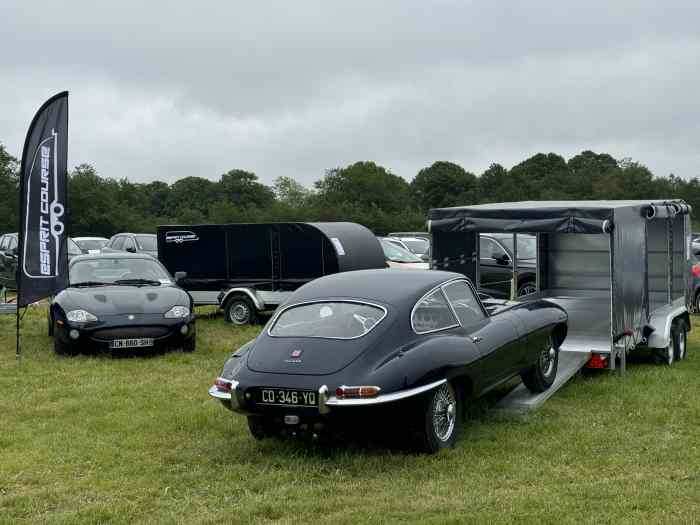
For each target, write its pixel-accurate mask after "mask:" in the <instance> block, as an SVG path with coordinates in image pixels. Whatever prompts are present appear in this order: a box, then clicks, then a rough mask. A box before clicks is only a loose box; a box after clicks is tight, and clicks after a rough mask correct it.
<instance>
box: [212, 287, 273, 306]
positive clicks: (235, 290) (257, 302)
mask: <svg viewBox="0 0 700 525" xmlns="http://www.w3.org/2000/svg"><path fill="white" fill-rule="evenodd" d="M232 293H243V294H245V295H247V296H248V298H249V299H250V300H251V301H253V304H254V305H255V308H257V309H258V310H264V309H265V303H264V302H263V301H261V300H260V298H259V297H258V296H257V294H255V293H254V291H253V290H251V289H250V288H229V289H228V290H226V292H225V293H224V296H223V297H222V298H221V302H220V303H219V306H223V305H224V303H225V302H226V298H227V297H228V296H229V295H231V294H232Z"/></svg>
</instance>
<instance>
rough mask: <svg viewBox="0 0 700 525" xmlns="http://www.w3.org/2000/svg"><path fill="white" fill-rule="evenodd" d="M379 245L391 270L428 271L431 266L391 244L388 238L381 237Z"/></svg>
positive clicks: (407, 251)
mask: <svg viewBox="0 0 700 525" xmlns="http://www.w3.org/2000/svg"><path fill="white" fill-rule="evenodd" d="M379 244H381V246H382V250H384V257H386V263H387V264H388V265H389V267H390V268H400V269H404V270H427V269H428V268H430V265H429V264H428V263H427V262H424V261H423V260H422V259H421V258H420V257H418V256H417V255H415V254H414V253H412V252H410V251H409V250H407V249H405V248H402V247H401V246H399V245H397V244H396V243H393V242H391V240H389V239H388V238H386V237H379Z"/></svg>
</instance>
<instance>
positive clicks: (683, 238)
mask: <svg viewBox="0 0 700 525" xmlns="http://www.w3.org/2000/svg"><path fill="white" fill-rule="evenodd" d="M690 211H691V209H690V206H688V205H687V204H686V203H685V202H684V201H682V200H673V199H668V200H647V201H559V202H557V201H539V202H538V201H535V202H506V203H494V204H483V205H477V206H461V207H454V208H439V209H432V210H430V213H429V216H428V219H429V221H428V229H429V231H430V232H431V233H432V234H433V263H432V264H433V267H434V268H437V269H444V270H451V271H456V272H460V273H463V274H464V275H466V276H467V277H469V278H470V279H472V280H473V282H474V283H477V285H478V283H479V282H480V276H479V271H480V265H479V264H477V262H476V261H479V260H480V255H479V244H480V243H479V235H480V233H486V232H489V233H491V232H499V233H509V234H513V235H514V236H517V235H518V234H523V233H527V234H534V235H535V236H536V239H537V241H536V242H537V254H538V255H537V261H536V282H535V293H534V294H532V295H530V296H526V297H519V298H518V300H526V301H527V300H528V297H530V298H538V297H545V298H547V299H548V300H550V301H552V302H555V303H557V304H559V305H560V306H562V307H564V309H565V310H566V311H567V313H568V314H569V333H568V335H567V337H566V340H565V342H564V344H563V345H562V347H561V350H562V351H563V352H566V351H570V352H579V353H581V352H583V353H585V354H588V355H591V356H593V358H594V359H595V363H596V366H597V367H605V368H610V369H614V368H616V367H617V366H619V367H620V368H621V369H622V370H624V367H625V357H626V354H627V353H628V352H630V351H631V350H633V349H634V348H636V347H647V348H651V349H654V351H655V353H656V354H657V357H658V358H659V359H660V360H662V361H664V362H666V363H668V364H670V363H672V362H673V360H674V359H682V358H683V357H685V352H686V332H687V331H688V330H689V329H690V319H689V316H688V305H689V304H690V302H691V299H692V298H691V296H690V290H691V288H690V278H691V275H690V266H689V262H688V261H689V255H690V224H691V222H690ZM513 245H514V246H516V247H517V242H516V239H515V238H514V240H513ZM513 258H514V260H515V264H513V265H512V282H513V285H512V286H511V290H517V289H518V286H517V283H518V273H519V270H518V267H517V260H518V256H517V252H516V253H515V254H514V257H513ZM513 298H514V297H513Z"/></svg>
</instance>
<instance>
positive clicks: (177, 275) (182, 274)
mask: <svg viewBox="0 0 700 525" xmlns="http://www.w3.org/2000/svg"><path fill="white" fill-rule="evenodd" d="M186 277H187V272H175V282H176V283H179V282H180V281H182V280H183V279H185V278H186Z"/></svg>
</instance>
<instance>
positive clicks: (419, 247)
mask: <svg viewBox="0 0 700 525" xmlns="http://www.w3.org/2000/svg"><path fill="white" fill-rule="evenodd" d="M386 240H387V241H389V242H391V243H393V244H396V245H397V246H400V247H401V248H403V249H404V250H408V251H410V252H411V253H413V254H414V255H416V256H417V257H420V258H421V260H423V261H426V262H427V261H430V240H429V239H426V238H424V237H413V236H401V237H398V236H389V237H386Z"/></svg>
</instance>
